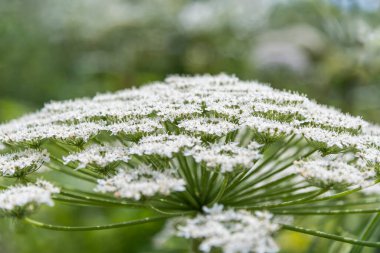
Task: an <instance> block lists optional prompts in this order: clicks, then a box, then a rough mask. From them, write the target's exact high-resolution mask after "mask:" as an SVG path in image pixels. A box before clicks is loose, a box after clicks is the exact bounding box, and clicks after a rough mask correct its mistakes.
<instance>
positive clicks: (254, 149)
mask: <svg viewBox="0 0 380 253" xmlns="http://www.w3.org/2000/svg"><path fill="white" fill-rule="evenodd" d="M260 147H261V145H259V144H258V143H256V142H252V143H250V144H249V146H248V147H239V146H238V144H237V143H234V142H232V143H227V144H213V145H211V146H195V147H194V148H191V149H188V150H187V151H186V153H185V154H186V155H191V156H193V157H194V159H195V161H197V162H198V163H200V162H204V163H205V164H206V166H207V167H210V168H220V171H221V172H222V173H225V172H232V171H233V170H234V168H236V167H242V168H246V169H249V168H250V167H252V166H253V161H255V160H258V159H259V158H261V156H262V155H261V154H260Z"/></svg>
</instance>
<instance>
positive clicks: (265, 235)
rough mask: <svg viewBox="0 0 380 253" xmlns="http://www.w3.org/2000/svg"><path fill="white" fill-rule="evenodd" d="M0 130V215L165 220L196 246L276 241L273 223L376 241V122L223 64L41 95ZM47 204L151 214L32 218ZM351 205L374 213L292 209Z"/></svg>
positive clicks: (229, 249)
mask: <svg viewBox="0 0 380 253" xmlns="http://www.w3.org/2000/svg"><path fill="white" fill-rule="evenodd" d="M0 142H1V143H2V149H1V151H0V152H1V155H0V175H1V176H2V179H1V181H0V182H1V188H2V190H1V192H0V214H1V215H2V216H3V217H13V218H17V219H20V220H22V221H24V222H26V223H29V224H31V225H33V226H36V227H40V228H44V229H50V230H63V231H86V230H102V229H112V228H118V227H126V226H132V225H139V224H143V223H150V222H158V221H163V220H168V222H167V226H166V229H164V231H165V233H162V235H163V234H165V236H164V237H167V238H169V237H170V236H176V237H182V238H186V239H189V241H191V243H189V245H190V246H189V247H190V248H189V249H190V250H192V251H193V252H226V253H238V252H242V253H243V252H246V253H249V252H259V253H264V252H278V251H279V250H280V247H279V246H278V243H276V234H277V233H278V232H279V231H280V230H290V231H295V232H298V233H303V234H308V235H312V236H316V237H323V238H327V239H330V240H333V241H338V242H343V243H347V244H348V245H352V246H351V247H350V249H349V250H350V251H351V253H358V252H360V251H361V250H362V249H363V247H375V248H380V243H379V242H374V241H372V240H370V239H371V236H372V235H373V233H374V232H375V231H376V226H377V225H378V224H379V222H380V214H379V212H380V208H378V207H377V205H378V203H379V201H380V199H379V198H378V197H376V194H377V192H378V187H377V186H376V184H377V183H378V182H380V180H379V176H378V174H379V169H380V127H379V126H376V125H374V124H371V123H368V122H366V121H364V120H363V119H361V118H360V117H354V116H350V115H348V114H344V113H342V112H340V111H338V110H336V109H334V108H330V107H327V106H322V105H319V104H317V103H316V102H314V101H311V100H309V99H308V98H307V97H306V96H304V95H300V94H297V93H294V92H288V91H280V90H276V89H273V88H271V87H270V86H268V85H264V84H260V83H257V82H254V81H241V80H239V79H237V78H236V77H233V76H227V75H225V74H220V75H217V76H209V75H203V76H192V77H184V76H170V77H168V78H167V79H165V81H164V82H156V83H152V84H149V85H146V86H143V87H141V88H139V89H127V90H122V91H119V92H116V93H112V94H111V93H110V94H99V95H97V96H95V97H93V98H83V99H75V100H69V101H63V102H51V103H49V104H46V105H45V107H44V108H43V109H42V110H40V111H38V112H35V113H32V114H29V115H26V116H24V117H21V118H19V119H16V120H13V121H10V122H8V123H6V124H3V125H0ZM47 172H50V173H51V172H53V173H55V174H57V175H60V174H59V173H61V175H66V176H69V177H72V178H75V179H76V180H75V181H65V182H63V181H61V180H59V176H56V177H54V178H55V181H54V182H53V180H52V179H47V178H45V174H46V173H47ZM67 182H72V184H70V185H68V183H67ZM55 202H64V203H66V204H70V205H80V206H82V205H85V206H94V207H97V206H101V207H107V208H113V207H120V206H122V207H125V208H138V209H149V210H150V211H151V216H147V217H145V218H143V219H139V220H128V217H126V221H125V222H122V223H111V224H89V225H88V226H67V225H55V224H48V223H45V222H41V221H36V220H34V219H33V218H32V217H31V216H32V215H33V214H34V213H35V212H36V211H37V210H38V208H39V207H40V206H41V205H47V206H53V205H54V203H55ZM357 214H372V216H371V217H370V218H369V219H368V220H367V219H362V220H361V222H362V223H363V227H364V228H363V231H362V233H361V234H359V235H356V236H355V235H352V236H351V237H347V236H344V235H341V234H338V233H335V231H332V232H329V231H320V230H318V229H317V228H314V227H313V226H311V227H310V226H309V225H310V224H308V222H307V219H306V220H304V219H299V217H304V216H305V215H306V216H322V217H323V218H324V219H331V217H333V216H336V215H357ZM162 237H163V236H160V238H161V239H162Z"/></svg>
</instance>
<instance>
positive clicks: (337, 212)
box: [271, 208, 380, 215]
mask: <svg viewBox="0 0 380 253" xmlns="http://www.w3.org/2000/svg"><path fill="white" fill-rule="evenodd" d="M271 212H272V213H274V214H278V215H281V214H284V215H341V214H360V213H362V214H364V213H377V212H380V208H372V209H351V210H350V209H344V210H310V211H309V210H306V211H294V210H271Z"/></svg>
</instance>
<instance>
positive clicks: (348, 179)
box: [294, 154, 376, 187]
mask: <svg viewBox="0 0 380 253" xmlns="http://www.w3.org/2000/svg"><path fill="white" fill-rule="evenodd" d="M353 158H354V157H353V156H352V155H349V154H347V155H346V156H344V155H330V156H325V157H322V156H320V155H319V154H317V155H314V156H313V157H311V158H309V159H306V160H301V161H296V162H294V166H295V168H296V171H297V172H298V173H299V174H300V175H301V176H302V177H304V178H306V179H307V180H308V181H310V182H311V183H312V184H315V185H317V186H322V187H347V186H351V185H356V186H366V185H368V184H369V182H370V180H371V179H373V178H374V177H375V175H376V174H375V171H374V170H371V169H369V168H367V167H362V165H361V164H356V163H355V161H354V160H353Z"/></svg>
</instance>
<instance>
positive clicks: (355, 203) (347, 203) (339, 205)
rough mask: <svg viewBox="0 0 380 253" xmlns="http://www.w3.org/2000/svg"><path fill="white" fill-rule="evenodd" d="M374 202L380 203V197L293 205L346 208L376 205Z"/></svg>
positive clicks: (305, 207) (299, 207)
mask: <svg viewBox="0 0 380 253" xmlns="http://www.w3.org/2000/svg"><path fill="white" fill-rule="evenodd" d="M374 204H380V199H378V198H373V199H366V200H360V201H357V200H355V201H339V202H338V203H331V204H323V205H321V204H318V205H307V206H294V207H291V208H292V210H297V209H302V210H304V209H310V208H312V209H315V208H346V207H349V206H358V205H374Z"/></svg>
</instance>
